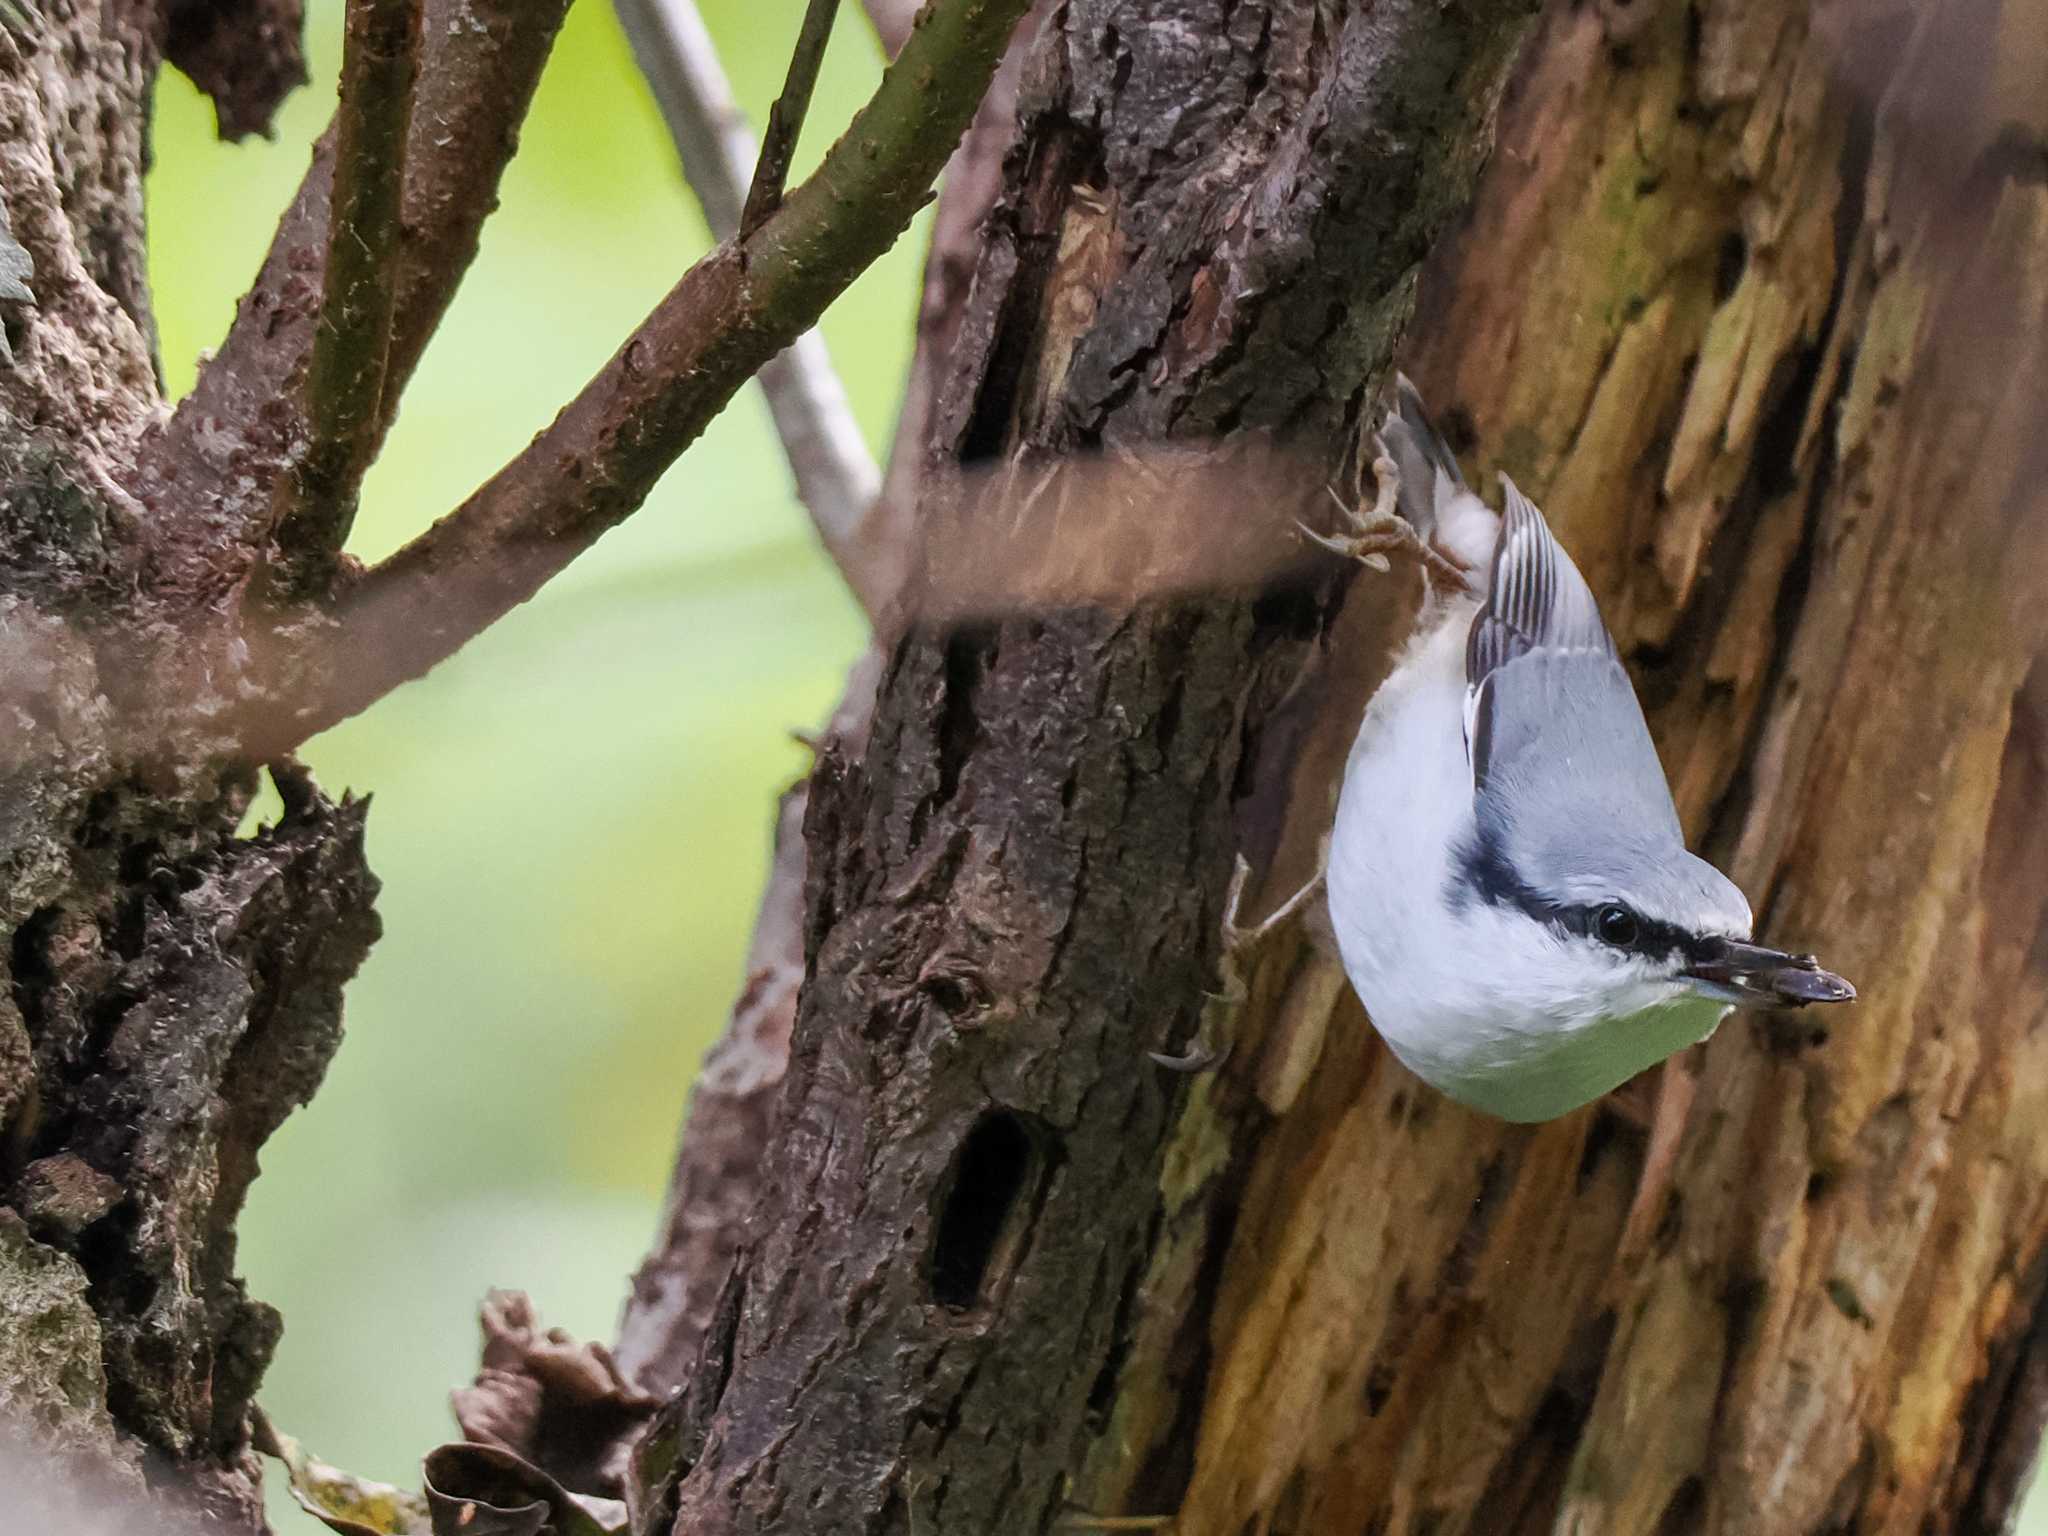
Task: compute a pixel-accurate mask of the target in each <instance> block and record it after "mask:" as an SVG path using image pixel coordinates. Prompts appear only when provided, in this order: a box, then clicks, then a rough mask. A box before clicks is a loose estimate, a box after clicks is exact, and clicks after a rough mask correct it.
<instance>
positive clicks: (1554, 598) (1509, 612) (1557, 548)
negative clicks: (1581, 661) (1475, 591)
mask: <svg viewBox="0 0 2048 1536" xmlns="http://www.w3.org/2000/svg"><path fill="white" fill-rule="evenodd" d="M1501 487H1502V490H1503V491H1504V492H1505V494H1506V498H1507V510H1506V512H1505V514H1504V515H1503V517H1502V523H1501V535H1500V543H1499V545H1498V546H1497V547H1496V548H1495V550H1494V555H1493V571H1492V574H1491V576H1490V577H1489V579H1488V583H1487V593H1486V601H1485V602H1484V603H1483V604H1481V605H1480V609H1479V613H1478V615H1477V616H1476V617H1475V618H1474V619H1473V620H1472V629H1471V632H1470V634H1469V635H1468V636H1467V637H1466V641H1465V690H1466V696H1465V734H1466V745H1467V747H1468V748H1469V749H1470V751H1471V755H1472V782H1473V786H1474V788H1476V789H1481V790H1483V789H1484V788H1485V787H1486V781H1487V778H1488V775H1489V772H1490V770H1491V767H1492V764H1493V760H1494V758H1495V756H1496V754H1497V753H1499V752H1501V751H1502V750H1504V749H1506V748H1507V747H1508V746H1510V745H1511V743H1510V741H1509V740H1508V739H1507V738H1505V737H1504V736H1503V733H1502V731H1501V725H1502V723H1503V722H1502V719H1501V716H1502V713H1503V709H1504V708H1505V709H1507V710H1510V711H1512V710H1514V709H1515V708H1516V707H1517V703H1516V701H1515V700H1514V699H1513V698H1511V697H1510V698H1508V699H1506V700H1503V697H1502V695H1503V694H1504V693H1511V692H1512V690H1511V687H1510V686H1509V685H1508V684H1507V683H1506V681H1505V680H1503V679H1502V678H1501V677H1500V674H1501V672H1502V669H1503V668H1505V667H1507V665H1508V664H1509V663H1510V662H1513V661H1516V660H1518V659H1520V658H1522V657H1525V656H1532V655H1533V656H1574V655H1584V656H1586V657H1588V658H1589V659H1591V660H1595V661H1604V662H1607V663H1609V664H1610V665H1611V667H1612V670H1613V672H1614V673H1616V674H1618V675H1619V676H1620V678H1621V683H1622V687H1623V688H1624V689H1627V688H1628V677H1627V674H1626V673H1623V672H1622V671H1621V665H1620V661H1619V659H1618V657H1617V655H1616V652H1615V649H1614V639H1613V637H1612V636H1610V635H1609V634H1608V633H1607V626H1606V625H1605V624H1604V623H1602V622H1601V619H1600V607H1599V605H1598V604H1597V603H1596V602H1594V600H1593V590H1592V588H1590V587H1588V586H1587V585H1586V578H1585V577H1583V576H1581V575H1580V574H1579V568H1578V567H1577V566H1576V565H1574V564H1572V557H1571V556H1570V555H1568V554H1566V553H1565V552H1564V546H1563V545H1561V544H1559V543H1558V542H1557V539H1556V538H1555V536H1553V535H1552V533H1551V531H1550V525H1549V524H1548V523H1546V522H1544V520H1543V514H1542V513H1541V512H1539V511H1537V510H1536V504H1535V503H1534V502H1532V501H1530V500H1529V498H1528V497H1526V496H1524V495H1523V494H1522V493H1521V491H1520V490H1519V489H1517V488H1516V486H1515V482H1514V481H1512V480H1510V479H1509V478H1508V477H1507V476H1506V475H1502V476H1501ZM1606 671H1607V669H1606V668H1598V667H1594V668H1587V669H1585V672H1586V675H1587V676H1588V677H1592V676H1595V675H1604V674H1605V672H1606ZM1546 675H1548V674H1547V671H1546ZM1603 691H1605V690H1603ZM1628 699H1629V706H1630V709H1631V710H1632V711H1633V712H1634V713H1635V715H1636V716H1637V717H1638V719H1640V717H1641V714H1642V711H1641V710H1640V709H1639V708H1637V707H1636V705H1635V693H1634V691H1633V690H1632V689H1630V690H1628ZM1531 723H1533V722H1531Z"/></svg>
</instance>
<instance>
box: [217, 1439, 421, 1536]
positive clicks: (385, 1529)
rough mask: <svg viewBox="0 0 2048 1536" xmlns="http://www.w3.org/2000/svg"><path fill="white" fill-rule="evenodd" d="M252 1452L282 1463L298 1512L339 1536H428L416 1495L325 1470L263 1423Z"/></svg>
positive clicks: (335, 1469) (293, 1442)
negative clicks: (321, 1521) (263, 1453)
mask: <svg viewBox="0 0 2048 1536" xmlns="http://www.w3.org/2000/svg"><path fill="white" fill-rule="evenodd" d="M256 1447H257V1449H258V1450H260V1451H263V1452H265V1453H266V1454H268V1455H271V1456H275V1457H276V1458H277V1459H278V1460H279V1461H281V1462H283V1463H284V1467H285V1471H286V1473H287V1474H288V1476H289V1478H290V1486H291V1493H292V1497H293V1498H294V1499H296V1500H297V1501H298V1504H299V1507H300V1508H301V1509H303V1510H305V1511H306V1513H307V1514H309V1515H312V1516H314V1517H315V1518H316V1519H319V1520H323V1521H325V1522H326V1523H327V1525H328V1526H329V1527H331V1528H332V1529H334V1530H337V1531H340V1532H341V1533H342V1536H432V1533H433V1529H434V1527H433V1522H432V1520H431V1518H430V1517H429V1515H428V1513H427V1501H426V1500H425V1499H423V1498H421V1497H420V1496H419V1495H418V1494H416V1493H407V1492H405V1491H404V1490H403V1489H399V1488H394V1487H392V1486H391V1485H390V1484H389V1483H373V1482H371V1481H369V1480H368V1479H367V1478H360V1477H356V1476H354V1475H352V1474H350V1473H347V1472H344V1471H342V1470H341V1469H340V1468H339V1467H330V1466H329V1465H328V1464H327V1463H326V1462H324V1461H321V1460H319V1459H318V1458H317V1457H314V1456H310V1455H308V1454H307V1453H306V1450H305V1448H304V1447H303V1446H301V1445H300V1444H299V1442H298V1441H296V1440H294V1439H292V1437H291V1436H290V1435H286V1434H280V1433H279V1432H278V1430H277V1429H276V1427H275V1426H273V1425H272V1424H271V1423H270V1422H269V1421H268V1420H267V1419H264V1420H259V1422H258V1424H257V1435H256Z"/></svg>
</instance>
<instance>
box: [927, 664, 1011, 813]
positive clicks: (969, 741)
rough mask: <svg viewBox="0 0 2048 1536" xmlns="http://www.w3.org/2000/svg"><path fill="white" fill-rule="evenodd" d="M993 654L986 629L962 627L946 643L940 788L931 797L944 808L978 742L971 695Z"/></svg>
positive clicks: (979, 735)
mask: <svg viewBox="0 0 2048 1536" xmlns="http://www.w3.org/2000/svg"><path fill="white" fill-rule="evenodd" d="M995 654H996V636H995V631H994V630H992V629H989V628H986V627H982V626H968V627H964V628H962V629H960V630H959V631H957V632H956V633H954V634H953V635H952V636H950V637H949V638H948V639H947V641H946V695H945V701H944V703H943V705H942V706H941V709H940V714H939V729H938V748H939V762H938V770H939V788H938V793H937V794H936V795H934V796H933V800H934V802H935V803H936V804H939V805H944V804H946V803H947V802H948V801H950V800H951V799H952V798H953V796H954V795H955V794H956V793H958V791H959V788H960V774H961V770H962V769H964V768H965V767H966V765H967V759H968V757H969V756H970V755H971V754H972V753H973V751H974V748H975V745H976V743H977V742H979V741H980V739H981V721H980V720H979V719H978V718H977V717H976V715H975V708H974V705H975V699H974V695H975V691H976V690H977V689H978V688H979V687H980V686H981V680H982V679H983V678H984V677H985V676H987V674H988V668H989V665H990V663H992V662H993V661H994V660H995Z"/></svg>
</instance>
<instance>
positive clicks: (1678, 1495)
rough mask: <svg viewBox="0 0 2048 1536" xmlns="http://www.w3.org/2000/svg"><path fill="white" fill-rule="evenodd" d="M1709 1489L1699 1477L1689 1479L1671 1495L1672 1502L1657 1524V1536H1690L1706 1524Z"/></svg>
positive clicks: (1665, 1508) (1666, 1507) (1665, 1507)
mask: <svg viewBox="0 0 2048 1536" xmlns="http://www.w3.org/2000/svg"><path fill="white" fill-rule="evenodd" d="M1706 1516H1707V1488H1706V1484H1704V1483H1702V1482H1701V1481H1700V1480H1699V1479H1698V1478H1697V1477H1688V1478H1687V1479H1686V1480H1685V1481H1684V1482H1682V1483H1680V1484H1679V1485H1678V1486H1677V1487H1676V1488H1675V1489H1673V1490H1672V1493H1671V1502H1670V1503H1669V1504H1666V1505H1665V1506H1664V1514H1663V1517H1662V1518H1661V1519H1659V1520H1658V1522H1657V1536H1689V1533H1690V1532H1693V1531H1697V1530H1700V1529H1702V1528H1703V1527H1704V1525H1705V1523H1706Z"/></svg>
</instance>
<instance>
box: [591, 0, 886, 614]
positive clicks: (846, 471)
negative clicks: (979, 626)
mask: <svg viewBox="0 0 2048 1536" xmlns="http://www.w3.org/2000/svg"><path fill="white" fill-rule="evenodd" d="M615 3H616V9H617V11H618V14H619V22H620V25H621V26H623V27H624V28H625V32H626V39H627V41H628V42H630V43H631V44H632V47H633V57H634V58H635V59H636V60H638V62H639V65H640V69H641V72H642V73H643V74H645V75H646V77H647V83H648V86H649V88H650V89H652V91H653V92H654V99H655V102H656V104H657V105H659V106H660V108H661V115H662V118H663V119H664V121H666V122H667V124H668V129H669V134H670V136H671V137H672V138H673V139H674V140H675V145H676V154H677V155H678V157H679V158H680V159H681V160H682V162H683V176H684V179H685V180H687V181H688V182H689V184H690V187H691V190H693V191H694V192H695V193H696V194H697V201H698V203H699V204H700V205H701V206H702V207H703V209H704V220H705V222H706V223H707V224H709V225H710V227H711V233H712V236H713V238H715V239H719V240H729V239H731V238H732V237H733V235H735V234H737V233H738V231H739V222H740V209H741V206H742V204H743V202H744V200H745V197H746V185H747V176H748V174H749V167H750V166H751V165H752V164H753V162H754V144H753V137H752V135H750V134H749V133H748V132H747V128H746V122H745V118H744V116H743V115H742V114H741V112H740V110H739V108H738V106H737V105H735V104H734V102H733V99H732V89H731V87H730V86H729V85H728V84H727V83H726V78H725V71H724V69H723V68H722V67H721V66H720V65H719V62H718V51H717V49H716V48H715V47H714V46H713V44H712V41H711V35H710V33H709V32H707V31H706V30H705V28H704V22H703V19H702V17H700V16H699V14H698V12H697V7H696V5H695V4H694V3H693V0H615ZM760 383H761V392H762V394H763V395H765V396H766V397H767V401H768V410H769V412H770V414H771V415H773V416H774V418H775V430H776V434H777V436H779V437H780V438H781V440H782V451H783V453H784V455H785V456H786V457H787V458H788V460H789V467H790V472H791V473H792V474H793V475H794V476H795V477H796V493H797V497H798V499H800V500H801V501H802V502H803V504H804V507H805V509H806V510H807V511H809V513H810V514H811V522H812V524H813V526H814V527H816V529H817V530H818V538H819V541H820V542H821V543H823V544H824V546H825V550H826V552H827V553H828V554H830V555H831V557H832V559H833V561H834V562H835V563H836V564H837V565H838V567H839V571H840V574H841V575H842V576H844V577H845V578H846V583H847V585H848V586H850V587H851V588H852V589H853V592H854V595H855V596H856V597H857V598H859V599H860V602H861V606H862V607H863V608H864V609H866V611H867V613H868V615H869V617H870V618H872V617H874V616H875V615H876V614H878V613H880V612H881V610H882V606H883V605H884V604H885V603H886V602H887V601H888V599H889V597H890V596H892V595H893V593H894V582H893V581H889V580H885V579H884V568H885V564H886V563H885V562H883V561H881V560H878V558H877V554H876V551H875V549H874V547H873V545H872V544H871V543H870V542H869V541H868V540H867V539H865V538H863V537H861V536H860V535H861V533H862V530H863V529H864V528H865V527H866V525H867V522H868V513H869V508H870V507H871V506H873V504H874V499H875V496H876V494H877V493H878V492H879V491H880V490H881V485H882V474H881V470H880V469H879V468H878V467H877V466H876V464H875V460H874V455H873V454H871V453H869V452H868V445H867V442H866V440H865V439H863V438H862V437H861V434H860V427H859V424H858V423H856V422H855V421H854V419H853V410H852V407H851V406H849V405H848V404H847V400H846V391H845V389H844V388H842V387H841V385H840V382H839V375H838V373H837V372H836V371H835V370H834V369H833V367H832V359H831V357H830V356H829V355H828V354H827V353H826V351H825V340H824V338H823V337H822V336H821V335H819V334H818V332H816V331H806V332H805V333H804V334H803V335H802V336H799V337H798V338H797V339H796V342H795V344H794V345H793V346H791V347H790V348H789V350H788V351H786V352H780V353H778V354H776V355H775V356H774V357H772V358H770V359H769V360H768V362H767V363H766V364H765V365H763V367H762V369H761V374H760Z"/></svg>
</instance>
